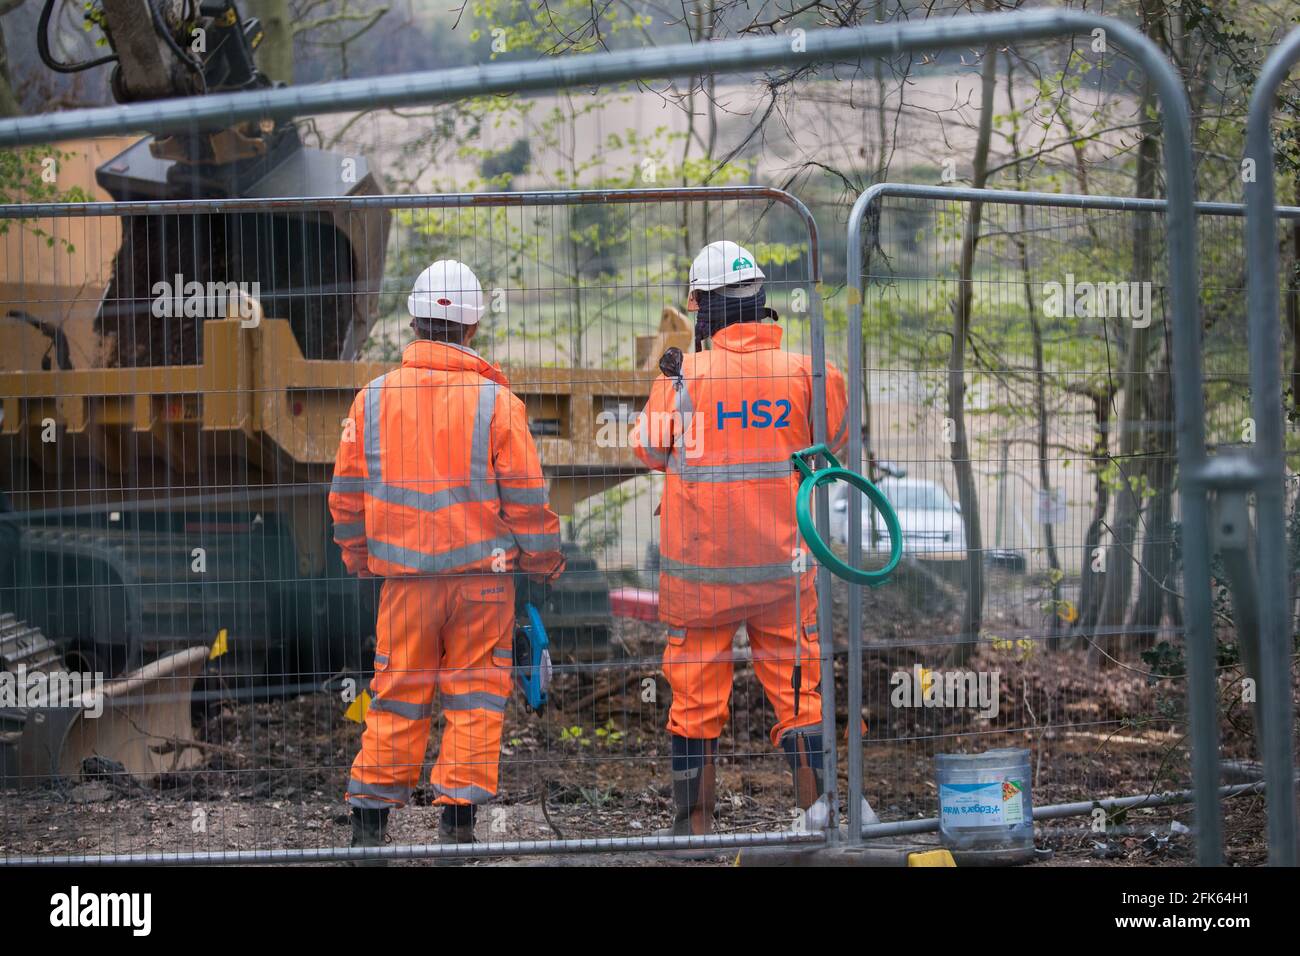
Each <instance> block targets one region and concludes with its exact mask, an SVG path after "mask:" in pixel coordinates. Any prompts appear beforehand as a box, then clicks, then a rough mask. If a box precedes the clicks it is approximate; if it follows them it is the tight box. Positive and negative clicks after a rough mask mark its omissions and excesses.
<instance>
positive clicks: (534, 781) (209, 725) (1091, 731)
mask: <svg viewBox="0 0 1300 956" xmlns="http://www.w3.org/2000/svg"><path fill="white" fill-rule="evenodd" d="M927 591H928V592H929V593H931V594H933V595H934V600H933V602H931V604H932V606H930V607H928V608H927V609H925V610H919V609H917V608H916V607H915V606H914V605H913V604H912V603H910V602H909V601H908V600H907V599H906V596H905V594H904V591H903V589H882V590H879V591H869V592H866V594H865V596H864V614H863V618H864V624H865V627H864V629H865V632H866V646H867V649H866V654H865V668H864V679H863V683H864V701H865V706H864V711H863V716H864V718H865V720H866V721H867V731H866V733H865V734H864V755H865V759H864V767H865V774H866V781H865V786H866V794H867V796H868V799H870V801H871V802H872V804H873V806H874V807H875V808H876V810H877V812H878V813H879V814H880V816H881V818H882V819H883V820H901V819H912V818H917V817H931V816H934V815H935V814H936V812H937V801H936V790H935V785H934V768H933V755H934V754H935V753H940V752H962V751H981V750H987V749H991V748H994V747H1010V746H1014V747H1026V748H1030V749H1031V752H1032V758H1033V762H1034V763H1033V778H1032V787H1033V792H1032V796H1033V800H1034V803H1035V805H1038V806H1041V805H1045V804H1050V803H1061V802H1067V801H1077V800H1087V799H1090V798H1094V797H1104V796H1120V795H1130V794H1143V793H1148V792H1158V791H1162V790H1170V789H1181V788H1183V787H1185V786H1186V785H1187V784H1186V781H1187V778H1188V755H1187V751H1186V747H1185V742H1184V740H1183V724H1182V722H1181V709H1182V704H1181V683H1180V682H1178V681H1155V682H1151V681H1149V680H1148V679H1147V675H1146V673H1145V671H1146V667H1145V665H1144V664H1143V663H1142V662H1141V661H1140V659H1138V658H1137V656H1136V654H1129V653H1125V654H1120V653H1119V652H1118V651H1116V654H1115V656H1116V657H1117V658H1118V659H1119V663H1117V664H1115V665H1113V666H1111V667H1109V668H1106V669H1103V670H1090V669H1089V668H1088V667H1087V666H1086V661H1085V654H1084V651H1083V650H1082V649H1077V648H1076V649H1065V650H1060V651H1049V650H1047V649H1046V648H1045V647H1044V646H1042V642H1037V643H1034V644H1022V643H1017V642H1015V641H1012V642H1011V643H1010V646H1006V645H1001V644H995V643H989V642H985V643H982V644H981V645H980V646H979V648H978V649H977V650H976V652H975V654H974V656H973V658H972V659H971V660H970V661H969V662H968V663H966V664H964V665H963V666H964V667H967V668H970V669H972V670H976V671H986V672H990V673H991V672H993V671H996V672H997V673H998V681H997V686H998V688H999V694H1000V699H999V703H998V707H997V712H996V715H995V716H993V717H992V718H991V719H982V718H981V717H980V716H979V715H978V713H977V712H976V711H975V710H972V709H970V708H964V709H961V708H924V707H910V708H909V707H895V706H892V705H891V702H890V696H891V692H892V690H893V683H892V682H891V681H892V678H893V676H894V675H895V674H897V673H898V672H900V671H906V672H910V671H911V669H912V667H913V666H914V665H916V664H920V665H922V666H925V667H928V668H934V669H937V670H942V669H943V668H944V655H945V654H946V653H947V652H948V651H949V650H950V649H951V644H950V643H949V642H948V641H947V640H945V639H943V638H942V637H941V635H944V634H951V633H952V632H953V626H954V625H953V621H952V620H951V619H950V616H951V615H952V614H953V613H955V612H954V611H953V608H952V607H950V606H947V604H946V603H945V599H944V597H943V594H942V593H941V592H938V591H935V590H933V589H932V588H931V587H929V586H928V585H927ZM999 613H1001V614H1002V615H1003V616H1002V617H998V616H997V614H995V615H994V616H993V617H992V619H991V620H990V621H989V626H988V630H989V632H990V633H997V632H998V631H999V629H1000V628H1001V629H1003V630H1004V631H1005V632H1007V633H1009V634H1013V633H1014V629H1015V626H1017V625H1016V622H1014V621H1012V620H1011V619H1010V617H1008V616H1007V614H1008V613H1009V612H999ZM844 614H845V609H844V607H843V605H842V603H840V601H837V602H836V606H835V610H834V616H835V618H836V627H835V633H836V634H837V635H838V636H839V640H841V641H842V640H843V634H844V630H845V628H844V626H843V624H844V620H845V617H844ZM662 634H663V632H662V628H661V627H660V626H659V625H653V624H646V623H642V622H636V621H628V620H618V621H616V628H615V634H614V638H613V648H614V656H613V657H612V658H611V660H610V661H608V662H605V663H603V664H600V665H595V666H592V667H573V668H562V669H561V670H560V672H559V673H558V674H557V677H556V681H555V685H554V687H553V703H552V706H551V707H550V708H548V710H547V711H546V712H545V713H543V714H541V715H536V714H528V713H526V712H525V711H524V709H523V708H522V706H520V705H519V704H518V701H517V700H516V701H514V702H512V706H511V708H510V711H509V712H508V714H507V721H506V731H505V735H504V738H503V756H502V765H501V787H500V793H499V796H498V798H497V800H496V801H495V802H494V803H492V804H490V805H488V806H486V807H484V808H483V811H482V815H481V817H480V821H479V827H478V834H479V838H480V839H490V840H514V839H523V840H547V839H554V838H558V837H597V836H613V835H625V836H647V835H651V834H652V833H653V832H654V830H655V829H656V828H658V827H663V826H667V825H668V823H669V817H670V811H671V794H670V790H669V761H668V759H667V757H666V753H667V737H666V734H665V732H664V730H663V727H664V723H665V720H666V717H667V710H668V705H669V703H670V699H671V698H670V691H669V689H668V687H667V684H666V683H665V682H664V680H663V677H662V674H661V673H659V670H658V659H659V655H660V653H661V652H662V647H663V643H662V641H663V637H662ZM929 635H934V636H929ZM735 651H736V656H737V663H736V680H735V689H734V696H733V701H732V715H731V722H730V726H729V729H728V732H727V734H726V736H725V738H724V739H723V741H722V743H721V751H722V753H723V757H722V760H721V780H720V791H719V811H718V828H719V829H720V830H721V831H723V832H735V831H764V830H778V829H785V828H787V827H788V826H789V824H790V822H791V820H792V818H793V812H792V791H791V786H790V782H789V774H788V771H787V769H786V767H785V763H784V760H783V759H782V757H781V756H780V755H779V754H778V753H777V752H776V751H775V750H774V748H773V747H772V745H771V743H770V741H769V739H768V731H769V729H770V726H771V723H772V712H771V709H770V707H769V705H768V704H767V702H766V699H765V698H764V695H763V692H762V689H761V687H760V685H759V683H758V681H757V680H756V679H755V677H754V673H753V669H752V666H751V665H750V664H749V663H748V661H747V654H748V645H747V641H746V640H745V637H744V633H743V631H742V632H741V634H740V635H739V636H738V638H737V641H736V647H735ZM844 665H845V657H844V655H843V654H841V655H839V656H838V657H837V658H836V662H835V671H836V703H837V709H838V711H839V726H841V727H844V726H846V723H847V721H846V718H845V715H844V699H845V676H844ZM1229 679H1230V675H1227V676H1225V678H1224V686H1225V687H1227V686H1229V685H1228V681H1229ZM343 710H344V708H343V706H342V705H341V704H340V703H339V702H338V701H337V699H336V698H335V697H333V696H331V695H326V694H314V695H302V696H296V697H292V698H289V699H279V700H264V701H261V702H253V703H224V704H221V705H220V706H217V707H214V708H212V709H211V710H210V712H209V713H208V714H207V715H206V716H205V717H204V718H203V719H202V720H201V721H200V722H199V724H198V726H197V728H196V735H197V736H198V738H199V739H200V740H201V741H202V742H203V744H204V746H205V748H206V749H205V753H206V757H207V760H206V764H205V766H204V768H202V769H200V770H198V771H194V772H186V773H183V774H176V775H173V776H168V777H164V778H162V779H160V780H156V781H153V782H151V783H150V784H149V785H141V784H139V783H135V782H131V781H130V780H129V778H127V779H123V778H122V777H114V776H108V777H101V778H94V777H83V778H82V779H79V780H68V781H61V782H60V783H59V784H58V785H56V786H52V787H48V788H45V789H41V790H34V791H27V792H21V793H8V794H3V795H0V854H6V855H8V854H18V853H38V854H56V853H58V854H62V853H73V854H87V855H91V856H94V855H98V854H103V853H116V852H139V851H152V852H160V851H161V852H177V851H180V852H186V851H203V850H235V849H256V848H266V847H286V848H288V847H328V846H344V845H346V844H347V841H348V837H349V827H348V817H347V808H346V806H345V805H344V804H343V802H342V795H343V791H344V787H345V786H346V779H347V771H348V766H349V764H350V763H351V760H352V757H353V755H354V754H355V753H356V750H357V746H358V738H359V736H360V731H361V726H360V725H359V724H357V723H354V722H351V721H349V720H347V719H346V718H345V717H344V714H343ZM435 726H436V725H435ZM1248 726H1249V721H1244V720H1243V719H1242V715H1241V714H1239V713H1238V714H1234V713H1233V712H1231V711H1230V712H1229V713H1228V714H1227V715H1226V717H1225V721H1224V724H1223V740H1224V753H1225V756H1229V757H1233V756H1235V757H1240V758H1250V757H1251V755H1252V754H1251V745H1250V741H1249V739H1248V737H1247V734H1246V732H1245V731H1244V730H1243V727H1245V728H1248ZM436 748H437V740H436V736H435V738H434V740H432V741H431V743H430V750H429V754H428V756H427V760H428V761H432V760H433V759H434V758H435V757H436V752H437V750H436ZM843 773H844V768H843V766H841V767H840V783H841V787H843V785H844V777H843ZM422 777H423V778H424V779H427V766H426V770H425V772H424V774H423V775H422ZM842 792H843V791H842V790H841V793H842ZM1225 813H1226V825H1225V831H1226V834H1227V856H1228V861H1229V862H1230V863H1233V864H1237V865H1256V864H1260V863H1263V862H1264V860H1265V858H1266V855H1267V848H1266V844H1265V843H1264V839H1263V827H1264V811H1263V799H1262V797H1255V796H1251V797H1241V798H1236V799H1233V800H1230V801H1227V802H1226V804H1225ZM437 815H438V808H436V807H433V806H431V805H430V794H429V792H428V790H427V789H421V790H418V791H417V793H416V795H415V799H414V801H413V804H412V806H410V807H409V808H407V809H405V810H403V811H401V812H399V813H397V814H395V815H394V818H393V822H392V826H391V833H392V837H393V840H394V841H395V842H398V843H429V842H434V841H435V840H436V829H437ZM1191 817H1192V814H1191V808H1190V806H1174V807H1164V808H1150V809H1142V810H1137V811H1133V812H1130V813H1128V814H1127V815H1126V816H1123V817H1119V818H1114V819H1112V820H1110V821H1109V833H1108V834H1107V835H1099V834H1097V833H1095V832H1093V831H1092V829H1091V826H1090V825H1091V823H1092V821H1091V820H1090V819H1089V818H1087V817H1082V818H1073V819H1070V820H1064V821H1056V822H1051V823H1043V824H1040V825H1039V826H1038V828H1037V836H1038V845H1039V846H1040V848H1048V849H1051V850H1053V851H1054V856H1053V858H1052V859H1051V860H1050V861H1048V863H1047V865H1088V866H1091V865H1107V866H1115V865H1121V866H1130V865H1184V864H1187V863H1189V862H1191V860H1192V859H1193V855H1194V854H1193V851H1192V837H1191V835H1190V834H1189V833H1188V832H1187V831H1186V830H1185V829H1183V827H1186V826H1190V825H1191V822H1192V819H1191ZM1171 824H1177V825H1174V826H1172V828H1171ZM716 862H718V863H724V862H727V858H726V857H725V856H721V855H720V856H719V857H718V858H717V860H716ZM501 863H510V864H516V865H520V864H537V863H567V864H574V863H590V864H593V865H607V864H634V865H686V864H683V863H680V862H679V861H665V860H664V859H662V858H660V857H654V856H650V855H646V854H642V855H637V854H606V855H595V856H591V857H585V858H582V859H578V858H575V857H543V858H530V859H513V860H506V861H501V860H496V861H490V862H489V863H484V864H477V865H500V864H501ZM408 865H421V864H417V863H412V864H408ZM1035 865H1044V864H1035Z"/></svg>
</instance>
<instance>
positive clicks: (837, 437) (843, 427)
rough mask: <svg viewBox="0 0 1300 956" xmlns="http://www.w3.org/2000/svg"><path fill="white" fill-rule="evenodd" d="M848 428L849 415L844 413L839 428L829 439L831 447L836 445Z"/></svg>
mask: <svg viewBox="0 0 1300 956" xmlns="http://www.w3.org/2000/svg"><path fill="white" fill-rule="evenodd" d="M848 428H849V416H848V415H847V414H846V415H845V416H844V420H843V421H842V422H840V427H839V430H838V431H837V432H836V433H835V437H834V438H832V439H831V440H830V447H831V448H834V447H835V446H836V445H838V444H839V443H840V442H842V441H843V440H844V435H845V433H846V432H847V431H848Z"/></svg>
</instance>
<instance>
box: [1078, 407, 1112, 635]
mask: <svg viewBox="0 0 1300 956" xmlns="http://www.w3.org/2000/svg"><path fill="white" fill-rule="evenodd" d="M1086 394H1087V396H1088V397H1089V398H1090V399H1091V400H1092V416H1093V431H1094V436H1093V444H1092V474H1093V485H1094V487H1093V504H1092V517H1091V518H1090V519H1089V521H1088V531H1087V533H1085V534H1084V536H1083V555H1082V559H1081V564H1080V569H1079V607H1078V612H1079V616H1078V620H1077V623H1076V625H1075V627H1076V633H1077V634H1079V635H1084V634H1090V633H1092V629H1093V627H1094V626H1096V623H1097V615H1098V613H1099V612H1100V611H1101V594H1102V591H1101V587H1100V586H1099V585H1100V583H1101V581H1100V580H1099V579H1098V575H1097V572H1095V571H1093V569H1092V562H1093V552H1094V551H1095V550H1096V549H1097V546H1098V544H1099V543H1100V542H1101V528H1102V524H1103V523H1105V521H1106V512H1107V511H1109V510H1110V486H1109V485H1107V484H1106V478H1105V471H1106V464H1107V462H1109V461H1110V403H1111V399H1112V398H1113V397H1114V395H1115V391H1114V386H1113V385H1110V386H1107V387H1105V388H1098V389H1095V390H1087V391H1086Z"/></svg>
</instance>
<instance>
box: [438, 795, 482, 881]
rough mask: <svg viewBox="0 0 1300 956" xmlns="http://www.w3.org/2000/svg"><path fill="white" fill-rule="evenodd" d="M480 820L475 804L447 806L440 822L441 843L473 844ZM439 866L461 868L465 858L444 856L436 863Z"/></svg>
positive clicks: (439, 839)
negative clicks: (476, 824)
mask: <svg viewBox="0 0 1300 956" xmlns="http://www.w3.org/2000/svg"><path fill="white" fill-rule="evenodd" d="M477 819H478V807H477V806H475V805H474V804H472V803H470V804H459V803H456V804H446V805H444V806H443V808H442V819H440V820H439V821H438V842H439V843H473V842H474V821H475V820H477ZM434 862H435V863H436V864H437V865H438V866H460V865H461V864H462V863H464V862H465V858H464V857H451V856H442V857H437V858H436V859H435V861H434Z"/></svg>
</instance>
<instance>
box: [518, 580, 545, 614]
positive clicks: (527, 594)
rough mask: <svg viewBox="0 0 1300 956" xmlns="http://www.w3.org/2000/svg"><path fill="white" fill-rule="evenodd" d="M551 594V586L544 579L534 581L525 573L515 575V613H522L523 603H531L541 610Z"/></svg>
mask: <svg viewBox="0 0 1300 956" xmlns="http://www.w3.org/2000/svg"><path fill="white" fill-rule="evenodd" d="M550 596H551V586H550V585H549V584H547V583H546V582H545V581H534V580H533V579H532V578H531V577H529V576H528V575H527V574H523V573H519V574H516V575H515V613H516V614H522V613H523V612H524V605H526V604H531V605H532V606H533V607H535V608H537V610H539V611H541V610H543V609H544V608H545V607H546V602H547V601H548V600H549V599H550Z"/></svg>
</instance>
